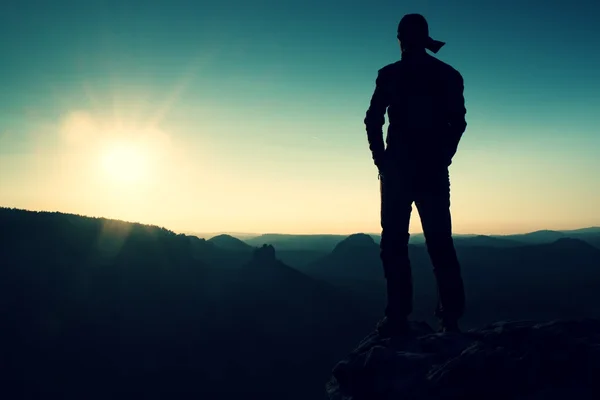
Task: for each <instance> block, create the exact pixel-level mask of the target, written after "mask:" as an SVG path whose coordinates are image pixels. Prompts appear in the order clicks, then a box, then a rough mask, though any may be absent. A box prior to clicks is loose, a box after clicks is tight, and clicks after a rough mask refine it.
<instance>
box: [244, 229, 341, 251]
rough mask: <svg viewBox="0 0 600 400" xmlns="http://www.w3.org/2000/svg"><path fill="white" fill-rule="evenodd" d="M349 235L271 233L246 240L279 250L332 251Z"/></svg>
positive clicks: (256, 245) (252, 243)
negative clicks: (268, 245)
mask: <svg viewBox="0 0 600 400" xmlns="http://www.w3.org/2000/svg"><path fill="white" fill-rule="evenodd" d="M346 237H347V235H284V234H276V233H269V234H264V235H260V236H257V237H253V238H250V239H246V240H244V241H245V242H246V243H248V244H249V245H251V246H254V247H258V246H262V245H263V244H270V245H272V246H273V247H275V249H277V251H278V252H279V251H281V250H314V251H331V250H333V248H334V247H335V245H337V244H338V243H339V242H340V241H341V240H343V239H345V238H346Z"/></svg>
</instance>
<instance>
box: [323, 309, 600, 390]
mask: <svg viewBox="0 0 600 400" xmlns="http://www.w3.org/2000/svg"><path fill="white" fill-rule="evenodd" d="M411 327H412V332H411V334H410V335H407V336H406V337H404V338H396V339H382V338H380V337H379V336H378V335H377V334H376V333H372V334H371V335H369V336H367V337H366V338H365V339H364V340H363V341H362V342H361V343H360V344H359V345H358V347H357V348H356V349H355V350H354V351H353V352H352V353H350V355H349V356H348V357H347V358H346V359H344V360H342V361H341V362H340V363H338V364H337V365H336V366H335V368H334V369H333V376H332V378H331V380H330V381H329V382H328V384H327V393H328V394H329V398H330V399H332V400H367V399H368V400H378V399H386V400H387V399H402V400H417V399H418V400H425V399H427V400H430V399H431V400H434V399H435V400H437V399H444V400H450V399H503V400H504V399H519V400H534V399H536V400H537V399H561V400H562V399H572V400H582V399H585V400H587V399H590V400H591V399H598V398H600V379H599V378H600V320H595V319H586V320H580V321H553V322H548V323H536V322H530V321H522V322H499V323H495V324H492V325H490V326H487V327H484V328H482V329H477V330H471V331H468V332H465V333H462V334H456V333H454V334H452V333H446V334H441V333H433V330H432V329H431V328H429V327H428V326H427V325H426V324H423V323H420V324H418V323H413V324H412V326H411Z"/></svg>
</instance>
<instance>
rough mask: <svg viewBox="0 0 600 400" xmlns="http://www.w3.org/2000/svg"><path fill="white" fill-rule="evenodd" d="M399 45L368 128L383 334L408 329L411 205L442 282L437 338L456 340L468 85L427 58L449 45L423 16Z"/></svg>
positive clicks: (408, 25) (403, 24) (401, 34)
mask: <svg viewBox="0 0 600 400" xmlns="http://www.w3.org/2000/svg"><path fill="white" fill-rule="evenodd" d="M398 40H399V43H400V48H401V52H402V57H401V60H400V61H398V62H396V63H393V64H390V65H387V66H386V67H384V68H382V69H380V70H379V72H378V76H377V80H376V87H375V91H374V93H373V96H372V98H371V104H370V107H369V109H368V111H367V114H366V118H365V120H364V122H365V125H366V130H367V137H368V141H369V147H370V150H371V152H372V155H373V160H374V162H375V165H376V166H377V168H378V170H379V180H380V190H381V228H382V232H381V245H380V255H381V261H382V264H383V268H384V273H385V278H386V281H387V306H386V309H385V317H384V318H383V319H382V320H381V321H380V322H379V324H378V331H379V333H380V335H384V336H393V335H398V334H402V333H403V332H406V331H407V329H408V322H407V318H408V316H409V314H410V313H411V312H412V300H413V287H412V273H411V267H410V260H409V257H408V241H409V236H410V235H409V233H408V229H409V221H410V214H411V211H412V203H413V202H414V203H415V204H416V206H417V209H418V211H419V214H420V216H421V225H422V227H423V233H424V235H425V240H426V244H427V250H428V252H429V256H430V258H431V262H432V264H433V268H434V274H435V277H436V281H437V288H438V306H437V309H436V316H437V317H438V319H439V320H440V330H441V331H443V332H448V331H453V332H458V331H459V327H458V320H459V319H460V317H461V316H462V314H463V310H464V303H465V295H464V287H463V281H462V277H461V272H460V265H459V262H458V259H457V257H456V252H455V248H454V243H453V240H452V223H451V216H450V179H449V171H448V167H449V166H450V164H451V163H452V158H453V156H454V154H455V152H456V150H457V147H458V143H459V141H460V138H461V136H462V134H463V132H464V131H465V129H466V126H467V123H466V121H465V114H466V109H465V101H464V97H463V89H464V87H463V78H462V76H461V74H460V73H459V72H458V71H456V70H455V69H454V68H452V67H451V66H449V65H448V64H446V63H443V62H442V61H440V60H438V59H437V58H435V57H433V56H431V55H429V54H428V53H427V51H426V50H430V51H432V52H433V53H437V52H438V50H439V49H440V48H441V47H442V46H443V45H444V44H445V43H444V42H439V41H436V40H433V39H431V37H430V36H429V27H428V24H427V21H426V20H425V18H424V17H423V16H422V15H419V14H407V15H405V16H404V17H403V18H402V20H401V21H400V24H399V25H398ZM386 112H387V114H388V119H389V126H388V133H387V138H386V144H387V147H386V145H385V144H384V141H383V125H384V123H385V114H386Z"/></svg>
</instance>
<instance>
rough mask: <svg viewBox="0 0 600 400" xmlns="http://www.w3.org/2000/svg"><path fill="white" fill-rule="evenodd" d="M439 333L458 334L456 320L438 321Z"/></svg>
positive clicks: (458, 329)
mask: <svg viewBox="0 0 600 400" xmlns="http://www.w3.org/2000/svg"><path fill="white" fill-rule="evenodd" d="M439 332H441V333H460V328H459V327H458V321H457V320H452V319H450V320H443V319H442V320H440V328H439Z"/></svg>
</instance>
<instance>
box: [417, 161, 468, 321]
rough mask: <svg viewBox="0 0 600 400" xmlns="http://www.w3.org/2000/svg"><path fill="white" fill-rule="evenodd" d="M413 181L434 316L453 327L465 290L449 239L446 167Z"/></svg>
mask: <svg viewBox="0 0 600 400" xmlns="http://www.w3.org/2000/svg"><path fill="white" fill-rule="evenodd" d="M415 183H416V185H417V187H416V188H415V189H416V199H415V203H416V205H417V209H418V210H419V215H420V216H421V224H422V226H423V233H424V235H425V241H426V243H427V251H428V252H429V256H430V258H431V263H432V264H433V270H434V274H435V277H436V281H437V287H438V308H437V310H436V316H437V317H438V318H440V319H441V321H442V323H443V324H445V325H446V326H450V325H454V326H455V325H456V322H457V321H458V319H459V318H460V317H462V315H463V312H464V307H465V293H464V286H463V280H462V276H461V271H460V264H459V262H458V258H457V256H456V250H455V248H454V242H453V240H452V218H451V215H450V177H449V173H448V169H442V170H439V171H432V172H427V173H425V174H423V176H420V177H419V178H418V181H417V182H415Z"/></svg>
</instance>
